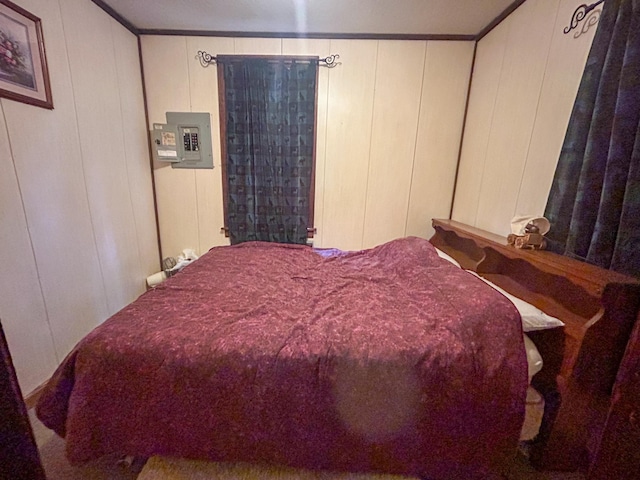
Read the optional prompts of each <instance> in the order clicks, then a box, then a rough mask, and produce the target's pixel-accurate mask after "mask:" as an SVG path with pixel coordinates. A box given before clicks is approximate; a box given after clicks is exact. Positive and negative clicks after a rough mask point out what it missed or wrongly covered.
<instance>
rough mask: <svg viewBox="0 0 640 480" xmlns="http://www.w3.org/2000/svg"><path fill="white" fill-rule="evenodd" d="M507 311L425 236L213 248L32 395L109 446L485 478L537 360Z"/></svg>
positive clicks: (85, 436) (86, 452)
mask: <svg viewBox="0 0 640 480" xmlns="http://www.w3.org/2000/svg"><path fill="white" fill-rule="evenodd" d="M522 341H523V340H522V330H521V322H520V319H519V317H518V313H517V312H516V310H515V308H514V307H513V306H512V304H511V303H510V302H509V301H508V300H506V299H505V298H504V297H502V296H501V295H500V294H498V293H496V292H495V291H493V290H492V289H491V288H490V287H488V286H487V285H485V284H484V283H483V282H481V281H479V280H478V279H476V278H474V277H473V276H471V275H469V274H467V273H466V272H464V271H462V270H460V269H458V268H456V267H454V266H453V265H451V264H449V263H448V262H446V261H444V260H441V259H440V258H439V257H438V256H437V254H436V252H435V250H434V248H433V247H432V246H431V245H430V244H429V243H428V242H427V241H426V240H422V239H418V238H405V239H400V240H395V241H392V242H389V243H387V244H385V245H381V246H379V247H376V248H373V249H371V250H365V251H362V252H354V253H349V254H346V255H342V256H336V257H332V258H322V257H321V256H320V255H318V254H316V253H314V252H313V250H312V249H310V248H308V247H302V246H287V245H279V244H269V243H260V242H256V243H245V244H241V245H237V246H233V247H217V248H213V249H212V250H210V251H209V252H208V253H207V254H205V255H203V256H202V257H201V258H200V259H199V260H197V261H195V262H194V263H193V264H191V265H189V266H187V267H186V268H185V269H184V270H183V271H182V272H181V273H179V274H177V275H176V276H174V277H172V278H170V279H168V280H167V281H165V282H164V283H162V284H161V285H159V286H157V287H155V288H154V289H153V290H151V291H148V292H147V293H145V294H143V295H142V296H141V297H140V298H139V299H138V300H136V301H135V302H134V303H132V304H131V305H129V306H127V307H126V308H124V309H123V310H121V311H120V312H119V313H117V314H116V315H114V316H113V317H111V318H110V319H109V320H107V321H106V322H104V323H103V324H102V325H100V326H99V327H97V328H96V329H95V330H94V331H93V332H92V333H90V334H89V335H88V336H87V337H86V338H84V339H83V340H82V341H81V342H80V343H79V344H78V345H77V346H76V348H75V349H74V350H73V351H72V352H71V353H70V354H69V356H68V357H67V358H66V359H65V361H64V362H63V364H62V365H61V366H60V367H59V368H58V370H57V371H56V373H55V374H54V376H53V378H52V380H51V382H50V383H49V385H48V387H47V389H46V391H45V392H44V394H43V395H42V397H41V399H40V402H39V404H38V406H37V414H38V417H39V418H40V419H41V420H42V421H43V422H44V424H45V425H47V426H49V427H50V428H52V429H54V430H55V431H56V432H57V433H59V434H60V435H63V436H65V437H66V448H67V455H68V458H69V460H70V461H72V462H74V463H78V462H83V461H87V460H90V459H93V458H96V457H99V456H101V455H103V454H107V453H113V452H118V453H123V454H131V455H140V456H151V455H154V454H162V455H175V456H182V457H192V458H205V459H206V458H208V459H214V460H226V461H250V462H268V463H281V464H285V465H290V466H298V467H307V468H315V469H333V470H351V471H367V470H377V471H387V472H395V473H406V474H417V475H422V476H425V477H429V478H436V479H439V478H442V479H446V478H488V477H489V476H490V472H492V471H495V470H496V469H498V468H499V467H500V465H501V464H502V463H503V462H505V460H507V459H509V458H510V457H511V456H513V455H514V453H515V449H516V446H517V442H518V436H519V432H520V428H521V425H522V422H523V419H524V399H525V392H526V387H527V363H526V358H525V352H524V348H523V344H522Z"/></svg>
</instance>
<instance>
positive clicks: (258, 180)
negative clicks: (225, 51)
mask: <svg viewBox="0 0 640 480" xmlns="http://www.w3.org/2000/svg"><path fill="white" fill-rule="evenodd" d="M221 63H222V67H223V68H224V102H225V108H226V115H227V118H226V149H227V155H226V176H227V195H226V199H225V210H226V222H227V228H228V230H229V236H230V239H231V243H232V244H236V243H240V242H246V241H251V240H260V241H267V242H281V243H301V244H304V243H306V241H307V227H312V225H311V220H312V219H311V218H310V212H311V211H312V208H313V206H312V202H313V198H311V192H312V181H313V161H314V158H313V155H314V143H315V118H316V111H315V109H316V77H317V68H318V61H317V60H311V61H309V60H291V59H284V58H283V59H280V60H274V59H261V58H251V59H243V60H241V61H239V60H232V61H229V60H225V61H224V62H221ZM219 68H220V67H219Z"/></svg>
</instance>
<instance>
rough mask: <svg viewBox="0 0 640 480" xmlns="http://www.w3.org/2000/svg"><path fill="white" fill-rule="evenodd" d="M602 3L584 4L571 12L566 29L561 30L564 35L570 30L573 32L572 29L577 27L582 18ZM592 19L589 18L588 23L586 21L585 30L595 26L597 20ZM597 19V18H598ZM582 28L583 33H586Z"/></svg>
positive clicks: (601, 0) (600, 1) (600, 0)
mask: <svg viewBox="0 0 640 480" xmlns="http://www.w3.org/2000/svg"><path fill="white" fill-rule="evenodd" d="M602 2H604V0H598V1H597V2H595V3H592V4H591V5H586V4H584V3H583V4H582V5H580V6H579V7H578V8H576V9H575V11H574V12H573V15H572V16H571V23H570V24H569V26H568V27H565V29H564V30H563V32H564V33H565V34H567V33H569V32H570V31H571V30H573V29H574V28H577V27H578V24H579V23H580V22H581V21H582V20H584V18H585V17H586V16H587V15H588V14H589V12H591V11H592V10H593V9H594V8H596V7H597V6H598V5H600V4H601V3H602ZM593 18H594V17H591V18H590V19H589V20H588V21H587V25H588V26H587V29H586V30H588V29H589V27H591V26H593V25H595V24H596V23H598V19H597V18H596V19H595V20H592V19H593ZM598 18H599V17H598ZM586 30H585V29H584V28H583V32H582V33H584V32H585V31H586ZM579 36H580V35H577V36H576V38H577V37H579Z"/></svg>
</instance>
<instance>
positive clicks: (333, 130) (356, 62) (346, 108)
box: [322, 40, 378, 250]
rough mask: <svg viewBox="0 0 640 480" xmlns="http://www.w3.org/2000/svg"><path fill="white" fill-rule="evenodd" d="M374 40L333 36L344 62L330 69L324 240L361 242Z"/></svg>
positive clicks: (353, 245)
mask: <svg viewBox="0 0 640 480" xmlns="http://www.w3.org/2000/svg"><path fill="white" fill-rule="evenodd" d="M377 47H378V42H377V41H375V40H332V41H331V48H332V51H333V52H336V53H339V54H340V61H341V62H342V65H339V66H338V67H336V68H333V69H331V71H330V72H329V101H328V110H327V147H326V166H325V190H324V212H323V226H324V233H323V236H322V243H323V245H324V246H331V247H337V248H342V249H348V250H357V249H360V248H362V235H363V231H364V217H365V201H366V194H367V181H368V178H367V176H368V171H369V155H370V148H371V122H372V119H373V96H374V88H375V72H376V58H377Z"/></svg>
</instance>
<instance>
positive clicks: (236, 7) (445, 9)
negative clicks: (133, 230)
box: [93, 0, 522, 37]
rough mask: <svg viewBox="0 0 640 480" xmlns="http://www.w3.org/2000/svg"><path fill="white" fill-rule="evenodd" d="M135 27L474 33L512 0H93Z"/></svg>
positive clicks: (148, 29) (324, 32)
mask: <svg viewBox="0 0 640 480" xmlns="http://www.w3.org/2000/svg"><path fill="white" fill-rule="evenodd" d="M93 1H94V3H96V4H98V5H100V6H101V7H102V8H104V9H105V10H107V11H111V13H115V14H116V16H119V17H121V19H122V20H123V21H124V23H128V24H129V25H130V26H132V27H133V28H134V29H135V30H138V31H140V33H152V32H156V33H157V32H158V31H179V32H187V31H194V32H232V33H245V34H251V33H271V34H275V33H287V34H290V35H300V34H303V35H304V34H317V35H326V36H331V34H336V35H337V36H344V35H355V36H366V35H367V34H368V35H371V36H374V37H375V36H380V35H406V36H429V35H452V36H475V35H477V34H479V33H480V32H481V31H482V30H483V29H484V28H485V27H487V26H488V25H490V24H491V22H492V21H493V20H494V19H496V18H497V17H499V16H500V15H501V14H502V13H503V12H504V11H505V10H507V9H509V8H512V7H513V6H515V5H518V4H520V3H522V1H519V2H518V1H513V0H480V1H479V0H183V1H176V0H93Z"/></svg>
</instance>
